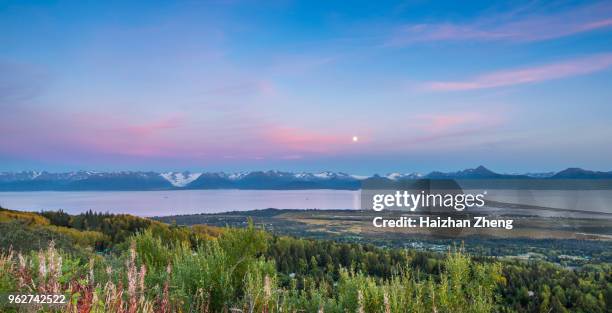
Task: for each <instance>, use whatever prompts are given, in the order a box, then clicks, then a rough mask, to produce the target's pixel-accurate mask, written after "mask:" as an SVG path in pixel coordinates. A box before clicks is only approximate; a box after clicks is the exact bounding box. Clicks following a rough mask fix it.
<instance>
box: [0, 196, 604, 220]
mask: <svg viewBox="0 0 612 313" xmlns="http://www.w3.org/2000/svg"><path fill="white" fill-rule="evenodd" d="M466 192H467V193H474V194H475V193H479V192H482V191H477V190H466ZM486 198H487V199H490V200H495V201H499V202H505V203H515V204H527V205H535V206H541V207H549V208H555V209H557V210H552V211H549V210H540V209H537V210H535V209H533V208H531V209H525V210H523V209H519V208H514V209H511V210H509V209H500V208H495V207H485V208H483V209H481V210H475V209H472V210H474V211H485V212H489V213H491V212H495V213H500V214H501V213H505V214H508V213H511V214H525V213H528V214H530V215H531V214H533V215H540V216H547V217H554V216H563V217H575V218H577V217H589V218H593V217H594V218H602V217H604V216H602V215H591V214H590V213H589V212H584V211H590V212H593V213H594V212H598V213H599V214H601V213H607V214H608V215H607V216H605V218H611V217H612V215H610V214H612V191H610V190H603V191H597V190H596V191H589V190H587V191H577V190H574V191H555V190H538V191H515V190H510V191H509V190H490V191H489V193H488V194H487V196H486ZM0 206H3V207H5V208H9V209H14V210H29V211H40V210H59V209H62V210H64V211H66V212H68V213H73V214H74V213H81V212H84V211H87V210H93V211H99V212H110V213H129V214H134V215H140V216H155V215H157V216H162V215H174V214H193V213H218V212H227V211H246V210H254V209H266V208H278V209H359V207H360V192H359V191H347V190H167V191H36V192H0ZM559 210H561V211H559ZM566 210H571V211H566ZM576 211H582V212H580V213H576Z"/></svg>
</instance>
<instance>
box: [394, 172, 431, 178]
mask: <svg viewBox="0 0 612 313" xmlns="http://www.w3.org/2000/svg"><path fill="white" fill-rule="evenodd" d="M386 177H387V178H388V179H390V180H402V179H419V178H423V174H421V173H416V172H414V173H405V174H402V173H390V174H387V176H386Z"/></svg>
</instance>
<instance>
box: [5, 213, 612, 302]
mask: <svg viewBox="0 0 612 313" xmlns="http://www.w3.org/2000/svg"><path fill="white" fill-rule="evenodd" d="M0 250H1V256H0V294H6V293H65V294H67V295H68V296H69V297H68V300H69V304H68V305H66V306H60V307H49V306H46V307H39V309H40V310H41V311H43V312H48V311H64V312H154V311H155V312H454V313H456V312H585V313H586V312H589V313H591V312H610V311H611V303H610V302H611V300H610V299H612V267H611V264H609V263H600V264H593V265H587V266H583V267H581V268H578V269H568V268H562V267H560V266H558V265H554V264H551V263H547V262H544V261H537V262H523V261H519V260H514V261H506V260H499V259H496V258H488V257H477V258H474V257H471V256H470V255H468V254H466V253H464V252H462V251H461V247H450V248H449V250H448V252H447V253H433V252H418V251H415V250H406V249H390V248H381V247H376V246H373V245H368V244H356V243H339V242H334V241H327V240H312V239H300V238H294V237H288V236H278V235H275V234H272V233H269V232H266V231H263V230H261V228H260V227H259V226H257V225H254V224H253V223H246V227H243V228H220V227H212V226H207V225H195V226H191V227H181V226H176V225H169V224H164V223H161V222H157V221H153V220H150V219H144V218H138V217H134V216H130V215H109V214H98V213H93V212H88V213H85V214H81V215H75V216H73V215H68V214H66V213H63V212H43V213H40V214H38V213H24V212H16V211H9V210H4V209H2V210H0ZM17 308H18V306H12V307H11V306H6V307H3V308H0V310H2V311H3V312H4V311H7V312H16V311H17Z"/></svg>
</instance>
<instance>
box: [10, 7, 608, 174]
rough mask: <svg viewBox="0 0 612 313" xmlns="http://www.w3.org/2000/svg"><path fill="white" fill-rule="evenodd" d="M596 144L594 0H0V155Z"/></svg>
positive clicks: (521, 149) (546, 161)
mask: <svg viewBox="0 0 612 313" xmlns="http://www.w3.org/2000/svg"><path fill="white" fill-rule="evenodd" d="M611 160H612V2H610V1H601V2H585V1H557V2H555V1H553V2H550V1H524V2H523V1H504V2H495V1H435V2H434V1H418V0H417V1H241V0H236V1H231V0H228V1H167V2H166V1H3V0H0V171H20V170H47V171H56V172H57V171H70V170H104V171H114V170H154V171H166V170H191V171H226V172H232V171H249V170H268V169H274V170H286V171H323V170H331V171H344V172H349V173H353V174H373V173H388V172H413V171H417V172H428V171H431V170H442V171H449V170H458V169H463V168H470V167H476V166H478V165H485V166H487V167H489V168H491V169H493V170H495V171H499V172H543V171H556V170H561V169H564V168H567V167H583V168H588V169H593V170H606V171H609V170H612V163H611Z"/></svg>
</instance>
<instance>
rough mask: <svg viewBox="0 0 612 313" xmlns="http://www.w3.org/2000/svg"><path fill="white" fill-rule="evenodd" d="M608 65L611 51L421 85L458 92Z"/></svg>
mask: <svg viewBox="0 0 612 313" xmlns="http://www.w3.org/2000/svg"><path fill="white" fill-rule="evenodd" d="M610 66H612V53H605V54H598V55H593V56H588V57H583V58H578V59H573V60H569V61H564V62H559V63H553V64H547V65H542V66H535V67H529V68H522V69H514V70H503V71H498V72H493V73H488V74H484V75H480V76H476V77H473V78H470V79H466V80H459V81H433V82H428V83H425V84H424V85H423V87H424V89H426V90H431V91H462V90H475V89H485V88H495V87H503V86H512V85H519V84H528V83H537V82H542V81H547V80H552V79H559V78H565V77H571V76H577V75H585V74H589V73H594V72H598V71H602V70H605V69H607V68H608V67H610Z"/></svg>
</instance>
